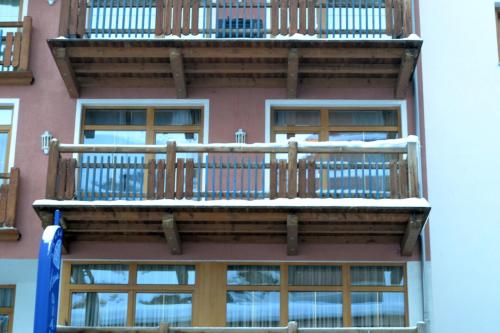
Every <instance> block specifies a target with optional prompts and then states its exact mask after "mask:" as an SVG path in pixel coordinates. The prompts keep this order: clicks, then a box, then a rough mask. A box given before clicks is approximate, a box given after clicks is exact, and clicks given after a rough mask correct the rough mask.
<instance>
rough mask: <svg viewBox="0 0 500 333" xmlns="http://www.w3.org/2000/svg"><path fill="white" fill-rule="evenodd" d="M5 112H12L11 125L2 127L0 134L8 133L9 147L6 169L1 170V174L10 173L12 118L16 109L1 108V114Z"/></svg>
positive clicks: (6, 151) (6, 155) (6, 153)
mask: <svg viewBox="0 0 500 333" xmlns="http://www.w3.org/2000/svg"><path fill="white" fill-rule="evenodd" d="M3 110H9V111H10V112H11V119H10V125H0V133H7V147H6V149H5V169H4V170H0V172H5V173H6V172H9V157H10V148H11V147H10V146H11V142H12V117H13V114H14V108H13V107H10V106H0V112H2V111H3Z"/></svg>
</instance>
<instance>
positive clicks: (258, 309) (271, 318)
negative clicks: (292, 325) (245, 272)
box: [226, 291, 280, 327]
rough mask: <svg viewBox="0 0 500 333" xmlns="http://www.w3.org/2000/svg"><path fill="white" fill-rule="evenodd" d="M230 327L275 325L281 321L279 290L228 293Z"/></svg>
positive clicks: (227, 316) (228, 322) (227, 314)
mask: <svg viewBox="0 0 500 333" xmlns="http://www.w3.org/2000/svg"><path fill="white" fill-rule="evenodd" d="M226 318H227V323H226V324H227V326H228V327H273V326H278V325H279V323H280V293H279V292H277V291H230V292H228V293H227V307H226Z"/></svg>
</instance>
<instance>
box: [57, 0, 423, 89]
mask: <svg viewBox="0 0 500 333" xmlns="http://www.w3.org/2000/svg"><path fill="white" fill-rule="evenodd" d="M60 22H61V25H60V35H61V36H64V37H66V38H57V39H51V40H49V41H48V43H49V46H50V48H51V49H52V53H53V56H54V59H55V61H56V63H57V65H58V68H59V70H60V72H61V75H62V77H63V79H64V82H65V84H66V87H67V89H68V92H69V94H70V95H71V96H72V97H78V96H79V91H80V88H81V87H92V86H93V87H95V86H97V87H172V88H175V89H176V91H177V96H178V97H179V98H185V97H186V96H188V90H189V88H190V87H282V88H284V89H286V91H287V95H288V97H290V98H295V97H297V96H298V95H300V87H301V86H313V87H315V86H317V87H344V88H345V87H348V88H349V87H351V88H356V87H390V88H394V93H395V96H396V97H398V98H404V97H405V96H406V91H407V88H408V85H409V82H410V79H411V76H412V73H413V71H414V68H415V65H416V61H417V59H418V57H419V54H420V48H421V45H422V40H420V39H419V38H418V37H416V36H414V35H412V36H410V35H411V33H412V28H411V26H412V24H411V0H374V1H372V2H369V4H368V3H365V2H358V1H354V0H289V1H280V0H247V1H244V2H243V1H237V0H208V1H207V0H184V1H183V0H138V2H137V3H135V2H132V3H129V2H127V1H124V2H123V4H122V2H121V1H118V2H114V1H109V3H108V2H107V1H104V2H103V1H102V0H79V1H71V3H70V1H69V0H66V1H64V2H63V10H62V16H61V20H60Z"/></svg>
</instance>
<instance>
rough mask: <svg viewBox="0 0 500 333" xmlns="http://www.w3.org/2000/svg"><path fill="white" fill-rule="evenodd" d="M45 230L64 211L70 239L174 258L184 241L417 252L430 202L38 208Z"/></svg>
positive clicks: (61, 204) (55, 204)
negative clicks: (163, 244)
mask: <svg viewBox="0 0 500 333" xmlns="http://www.w3.org/2000/svg"><path fill="white" fill-rule="evenodd" d="M33 207H34V209H35V211H36V212H37V214H38V216H39V217H40V219H41V221H42V224H43V226H44V227H45V226H47V225H49V224H52V219H53V214H54V211H55V210H56V209H59V210H60V211H61V213H62V216H63V220H62V223H61V225H62V227H63V229H64V237H65V240H66V244H69V243H70V242H71V241H76V240H81V241H142V242H149V241H165V240H166V241H167V244H168V246H169V248H170V250H171V252H172V253H173V254H179V253H181V248H182V242H184V241H188V242H247V243H283V244H287V252H288V254H289V255H294V254H297V253H298V252H300V243H355V244H366V243H399V244H401V252H402V254H403V255H411V254H412V252H413V249H414V247H415V245H416V243H417V238H418V235H419V234H420V231H421V229H422V228H423V225H424V223H425V221H426V219H427V216H428V214H429V211H430V206H429V204H428V202H427V201H426V200H425V199H415V198H413V199H380V200H377V199H276V200H255V201H245V200H229V201H226V200H223V201H218V200H215V201H201V202H194V201H187V200H148V201H139V202H130V201H93V202H88V201H57V200H38V201H35V202H34V204H33Z"/></svg>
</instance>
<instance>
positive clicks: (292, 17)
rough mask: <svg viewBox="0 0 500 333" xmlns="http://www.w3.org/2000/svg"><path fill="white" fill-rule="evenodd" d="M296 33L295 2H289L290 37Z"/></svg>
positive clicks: (292, 0) (294, 0) (291, 0)
mask: <svg viewBox="0 0 500 333" xmlns="http://www.w3.org/2000/svg"><path fill="white" fill-rule="evenodd" d="M296 33H297V0H290V36H291V35H294V34H296Z"/></svg>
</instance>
